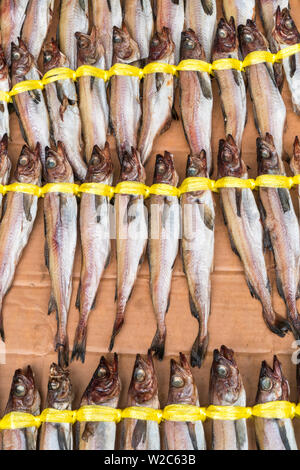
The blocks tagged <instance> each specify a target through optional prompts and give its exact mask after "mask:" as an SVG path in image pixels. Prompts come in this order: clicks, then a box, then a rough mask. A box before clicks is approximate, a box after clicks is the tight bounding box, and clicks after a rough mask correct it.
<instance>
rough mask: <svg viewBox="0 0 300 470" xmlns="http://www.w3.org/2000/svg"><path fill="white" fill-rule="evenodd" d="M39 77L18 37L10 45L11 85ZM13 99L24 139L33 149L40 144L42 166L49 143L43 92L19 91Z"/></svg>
mask: <svg viewBox="0 0 300 470" xmlns="http://www.w3.org/2000/svg"><path fill="white" fill-rule="evenodd" d="M40 77H41V74H40V72H39V71H38V69H37V67H36V64H35V61H34V58H33V56H32V55H31V54H30V53H29V52H28V49H27V47H26V45H25V44H24V42H23V41H22V40H21V39H19V46H17V45H15V44H13V45H12V85H13V86H14V85H16V84H17V83H20V82H22V81H24V80H39V79H40ZM13 100H14V105H15V109H16V112H17V114H18V117H19V122H20V127H21V130H22V131H23V135H24V139H25V140H26V143H27V144H28V145H29V147H30V148H31V149H34V148H35V147H36V145H37V143H39V144H40V146H41V160H42V164H43V167H44V165H45V148H46V147H47V146H49V145H50V121H49V115H48V110H47V106H46V103H45V100H44V96H43V92H42V91H41V90H32V91H29V92H25V93H19V94H18V95H15V96H14V98H13Z"/></svg>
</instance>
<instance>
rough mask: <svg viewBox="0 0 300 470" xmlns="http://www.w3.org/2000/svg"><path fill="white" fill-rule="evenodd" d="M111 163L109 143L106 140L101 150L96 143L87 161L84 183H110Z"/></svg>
mask: <svg viewBox="0 0 300 470" xmlns="http://www.w3.org/2000/svg"><path fill="white" fill-rule="evenodd" d="M112 178H113V163H112V160H111V155H110V148H109V143H108V142H106V144H105V146H104V148H103V149H102V150H101V149H100V148H99V147H98V145H95V146H94V148H93V152H92V156H91V159H90V161H89V165H88V171H87V176H86V180H85V181H86V183H103V182H104V181H107V182H108V183H107V184H111V183H112Z"/></svg>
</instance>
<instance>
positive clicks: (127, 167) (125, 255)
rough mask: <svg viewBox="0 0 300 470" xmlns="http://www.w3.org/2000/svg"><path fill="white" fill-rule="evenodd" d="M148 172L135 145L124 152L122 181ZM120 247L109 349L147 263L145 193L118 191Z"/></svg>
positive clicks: (140, 179) (142, 180) (140, 177)
mask: <svg viewBox="0 0 300 470" xmlns="http://www.w3.org/2000/svg"><path fill="white" fill-rule="evenodd" d="M145 180H146V173H145V170H144V167H143V165H142V164H141V160H140V156H139V153H138V152H137V151H136V150H135V149H133V148H132V150H131V152H130V153H127V152H125V153H124V154H123V160H122V164H121V174H120V179H119V181H120V182H122V181H136V182H140V183H145ZM115 218H116V250H117V285H116V307H117V308H116V310H117V311H116V318H115V322H114V326H113V332H112V336H111V341H110V346H109V350H110V351H111V350H112V349H113V347H114V342H115V337H116V335H117V334H118V333H119V332H120V330H121V328H122V326H123V323H124V320H125V311H126V306H127V302H128V300H129V299H130V296H131V293H132V291H133V287H134V284H135V281H136V278H137V274H138V271H139V268H140V266H141V264H142V262H143V259H144V255H145V251H146V246H147V239H148V226H147V217H146V213H145V205H144V197H143V196H142V195H137V196H133V195H127V194H116V196H115Z"/></svg>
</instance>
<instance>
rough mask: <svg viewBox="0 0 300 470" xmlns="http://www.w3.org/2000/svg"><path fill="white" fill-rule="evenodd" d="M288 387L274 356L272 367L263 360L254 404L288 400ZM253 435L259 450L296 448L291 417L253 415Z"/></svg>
mask: <svg viewBox="0 0 300 470" xmlns="http://www.w3.org/2000/svg"><path fill="white" fill-rule="evenodd" d="M289 395H290V388H289V384H288V381H287V380H286V378H285V377H284V376H283V373H282V367H281V364H280V362H279V360H278V359H277V357H276V356H274V361H273V369H272V367H270V366H269V365H268V364H267V363H266V361H263V363H262V366H261V370H260V376H259V382H258V391H257V395H256V404H262V403H268V402H271V401H281V400H284V401H289ZM253 419H254V426H255V436H256V442H257V447H258V449H259V450H297V443H296V439H295V434H294V428H293V424H292V420H291V419H266V418H259V417H256V416H255V417H254V418H253Z"/></svg>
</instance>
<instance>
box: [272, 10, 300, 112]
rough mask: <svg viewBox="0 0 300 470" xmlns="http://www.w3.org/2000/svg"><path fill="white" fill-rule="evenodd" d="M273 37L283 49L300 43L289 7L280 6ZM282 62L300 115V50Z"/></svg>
mask: <svg viewBox="0 0 300 470" xmlns="http://www.w3.org/2000/svg"><path fill="white" fill-rule="evenodd" d="M273 38H274V39H275V41H276V42H277V44H278V45H279V48H280V49H282V50H284V49H285V48H286V47H289V46H294V45H296V44H299V43H300V33H299V31H298V29H297V26H296V24H295V22H294V20H293V18H292V17H291V15H290V12H289V9H288V8H285V9H283V10H282V11H281V10H280V7H278V9H277V12H276V23H275V28H274V30H273ZM282 62H283V68H284V71H285V76H286V80H287V83H288V86H289V89H290V92H291V96H292V102H293V108H294V112H295V113H296V114H298V116H300V52H298V53H297V54H294V55H292V56H290V57H288V58H286V59H283V61H282Z"/></svg>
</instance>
